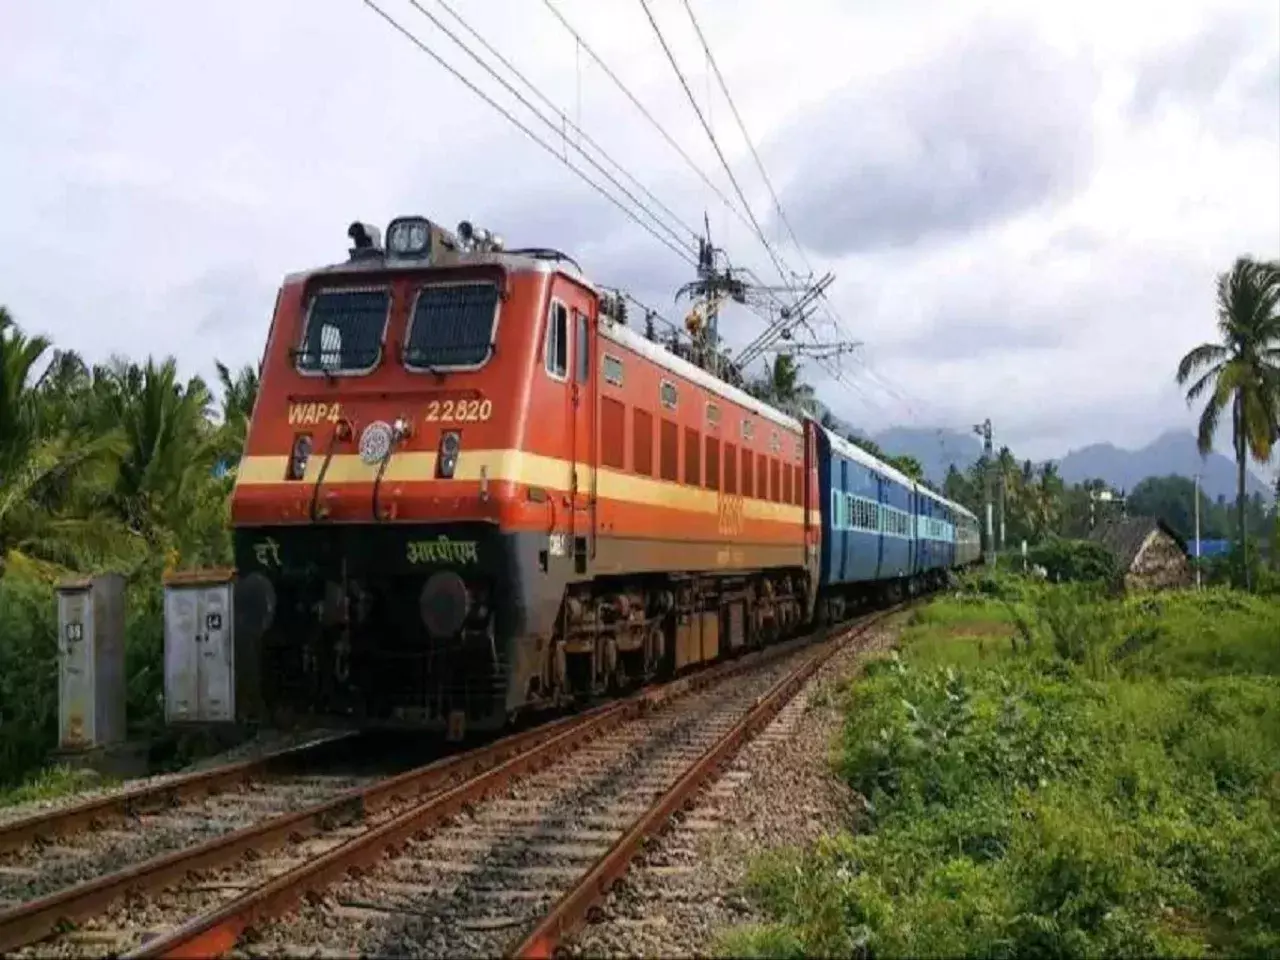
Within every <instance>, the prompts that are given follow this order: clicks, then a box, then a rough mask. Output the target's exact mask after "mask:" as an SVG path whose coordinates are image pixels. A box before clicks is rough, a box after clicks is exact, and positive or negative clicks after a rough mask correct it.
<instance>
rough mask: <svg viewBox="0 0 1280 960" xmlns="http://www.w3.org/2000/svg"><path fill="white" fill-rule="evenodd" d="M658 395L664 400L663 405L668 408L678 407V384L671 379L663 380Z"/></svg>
mask: <svg viewBox="0 0 1280 960" xmlns="http://www.w3.org/2000/svg"><path fill="white" fill-rule="evenodd" d="M658 397H659V399H661V400H662V405H663V406H664V407H666V408H667V409H668V410H674V409H675V408H676V385H675V384H674V383H672V382H671V381H670V380H663V381H662V385H661V386H660V387H659V388H658Z"/></svg>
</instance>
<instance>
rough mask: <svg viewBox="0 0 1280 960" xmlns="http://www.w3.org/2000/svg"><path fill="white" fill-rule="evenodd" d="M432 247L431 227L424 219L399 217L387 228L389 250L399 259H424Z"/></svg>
mask: <svg viewBox="0 0 1280 960" xmlns="http://www.w3.org/2000/svg"><path fill="white" fill-rule="evenodd" d="M430 247H431V225H430V224H429V223H428V222H427V220H426V219H425V218H424V217H398V218H397V219H395V220H392V221H391V224H390V226H388V227H387V249H388V250H389V251H391V253H392V254H393V255H395V256H397V257H424V256H426V255H427V253H428V252H429V250H430Z"/></svg>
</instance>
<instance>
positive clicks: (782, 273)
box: [640, 0, 789, 284]
mask: <svg viewBox="0 0 1280 960" xmlns="http://www.w3.org/2000/svg"><path fill="white" fill-rule="evenodd" d="M640 6H641V7H643V8H644V14H645V16H646V17H648V19H649V25H650V26H651V27H653V32H654V34H655V35H656V36H657V38H658V43H659V44H660V45H661V46H662V52H663V53H665V54H666V55H667V61H668V62H669V63H670V64H671V69H672V70H674V71H675V74H676V77H677V79H679V81H680V86H681V87H683V88H684V93H685V96H686V97H688V99H689V105H690V106H691V107H693V112H694V113H696V114H697V115H698V122H699V123H701V124H702V129H703V130H704V131H705V132H706V134H707V138H708V139H709V140H710V141H711V146H712V147H713V148H714V149H715V151H716V156H717V157H719V158H720V165H721V166H723V167H724V170H725V173H727V174H728V175H729V182H730V183H731V184H732V185H733V189H734V192H735V193H737V195H738V199H739V200H741V201H742V206H743V208H744V209H745V210H746V213H747V216H748V217H749V218H750V219H751V227H752V229H753V230H755V234H756V236H757V237H759V238H760V244H761V245H762V246H763V247H764V249H765V252H766V253H768V254H769V259H770V260H772V261H773V265H774V266H775V267H776V268H777V270H778V276H779V277H781V279H782V282H783V283H784V284H786V283H787V280H788V277H787V274H788V273H789V271H788V270H785V269H784V268H783V266H782V263H781V261H780V260H779V259H778V256H777V254H775V253H774V252H773V247H772V246H771V245H770V244H769V238H768V237H766V236H765V235H764V229H763V228H762V227H761V226H760V221H758V220H757V219H756V215H755V214H754V213H753V212H752V211H751V204H750V203H748V202H747V197H746V194H744V193H743V192H742V187H741V185H740V184H739V183H738V178H737V177H735V176H734V174H733V168H732V167H730V166H729V161H728V160H727V159H725V155H724V151H723V150H721V149H720V143H719V141H718V140H716V135H715V133H714V132H713V131H712V129H711V127H710V125H709V124H708V123H707V118H706V117H705V116H704V115H703V113H702V108H701V107H699V106H698V100H697V98H696V97H694V95H693V91H692V90H691V89H690V88H689V81H688V80H686V79H685V76H684V73H683V71H681V69H680V65H679V64H678V63H676V58H675V54H674V53H672V52H671V48H670V47H669V46H668V45H667V38H666V37H664V36H663V35H662V28H661V27H659V26H658V21H657V20H655V19H654V18H653V11H652V10H651V9H649V2H648V0H640Z"/></svg>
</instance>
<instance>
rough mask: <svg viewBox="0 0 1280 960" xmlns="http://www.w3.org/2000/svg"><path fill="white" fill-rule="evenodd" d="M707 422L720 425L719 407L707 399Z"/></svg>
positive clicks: (714, 425)
mask: <svg viewBox="0 0 1280 960" xmlns="http://www.w3.org/2000/svg"><path fill="white" fill-rule="evenodd" d="M707 422H708V423H710V424H711V425H712V426H713V427H716V426H719V425H720V408H719V407H718V406H717V405H716V404H714V403H712V402H711V401H710V400H708V401H707Z"/></svg>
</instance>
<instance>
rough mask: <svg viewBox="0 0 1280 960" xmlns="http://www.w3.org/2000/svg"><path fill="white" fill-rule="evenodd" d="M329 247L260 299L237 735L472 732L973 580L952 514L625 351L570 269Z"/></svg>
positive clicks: (422, 237) (919, 491)
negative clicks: (325, 729)
mask: <svg viewBox="0 0 1280 960" xmlns="http://www.w3.org/2000/svg"><path fill="white" fill-rule="evenodd" d="M348 236H349V237H350V238H351V240H352V246H351V248H350V250H349V251H348V258H347V259H346V260H345V261H344V262H341V263H338V264H335V265H331V266H326V267H322V268H318V269H314V270H308V271H305V272H301V273H296V274H293V275H290V276H288V277H286V278H285V280H284V282H283V284H282V285H281V287H280V290H279V293H278V295H277V298H276V305H275V310H274V314H273V317H272V320H271V326H270V332H269V334H268V337H267V344H266V348H265V353H264V356H263V360H262V367H261V384H260V390H259V396H258V399H257V403H256V405H255V408H254V411H253V416H252V418H251V422H250V425H249V430H248V435H247V439H246V445H245V453H244V456H243V458H242V460H241V462H240V464H239V468H238V470H237V474H236V481H235V487H234V492H233V496H232V504H231V511H232V525H233V535H234V544H235V566H236V573H237V580H236V587H235V604H234V609H235V647H236V662H237V686H238V688H239V690H238V693H237V704H238V707H237V709H238V711H239V712H240V714H241V718H242V719H256V720H266V721H267V722H272V723H287V722H299V721H304V720H317V721H323V722H324V723H326V724H330V725H332V724H335V723H342V724H350V725H354V726H359V727H373V726H404V727H412V728H418V729H424V730H430V731H436V732H439V733H442V734H444V735H446V736H447V737H449V738H450V739H456V738H460V737H462V736H464V735H465V734H466V733H468V732H481V731H493V730H496V729H499V728H501V727H503V726H504V725H506V724H508V723H510V722H511V721H512V720H513V719H515V718H517V717H519V716H521V715H525V714H528V713H534V712H537V711H539V710H542V709H546V708H551V707H556V706H565V705H572V704H573V703H574V702H578V701H581V700H583V699H587V698H592V697H596V696H600V695H607V694H609V693H611V692H615V691H618V690H622V689H625V688H627V687H629V686H632V685H635V684H637V683H640V682H643V681H645V680H648V679H651V678H655V677H661V676H667V675H672V674H674V673H677V672H679V671H682V670H685V669H688V668H690V667H692V666H694V665H697V664H700V663H704V662H707V661H712V660H716V659H719V658H722V657H725V656H731V655H733V654H735V653H737V652H739V651H742V650H746V649H750V648H755V647H760V646H763V645H765V644H769V643H771V642H775V641H777V640H779V639H781V638H783V637H786V636H789V635H792V634H794V633H796V632H797V631H799V630H801V629H803V628H805V627H806V626H807V625H809V624H811V623H814V622H818V621H838V620H840V619H843V618H845V617H847V616H849V615H850V614H851V613H852V612H853V611H854V610H855V609H857V608H858V606H859V605H861V604H864V603H866V602H867V601H868V600H870V599H874V598H879V597H881V596H884V595H887V594H888V595H905V594H907V593H910V592H913V591H915V590H917V589H920V588H922V587H924V586H927V585H928V584H929V583H930V582H933V581H937V580H939V579H940V578H942V577H944V576H945V575H946V571H948V570H949V569H951V568H954V567H959V566H964V565H967V564H969V563H973V562H974V561H975V560H977V559H978V546H977V522H976V519H975V518H974V517H973V515H972V514H971V513H969V512H968V511H967V510H965V509H964V508H963V507H960V506H959V505H957V504H954V503H950V502H948V501H947V500H945V499H944V498H941V497H939V496H938V495H937V494H935V493H933V492H932V491H929V490H926V489H925V488H924V487H922V486H919V485H917V484H916V483H914V482H913V481H911V480H910V479H909V478H907V477H905V476H904V475H902V474H900V473H898V472H897V471H896V470H893V469H892V468H891V467H889V466H888V465H886V464H884V463H882V462H880V461H879V460H877V459H876V458H874V457H871V456H870V455H869V454H867V453H865V452H864V451H862V450H861V449H860V448H857V447H855V446H853V445H852V444H849V443H846V442H845V441H844V440H842V439H841V438H840V437H838V436H836V435H834V434H832V433H830V432H829V431H827V430H825V429H824V428H823V427H822V426H821V425H820V424H819V423H817V422H816V421H814V420H812V419H807V418H806V419H804V420H797V419H795V418H793V417H790V416H788V415H786V414H784V413H783V412H781V411H779V410H777V409H775V408H773V407H772V406H770V405H768V404H765V403H762V402H761V401H760V400H758V399H756V398H754V397H752V396H751V395H749V394H747V393H746V392H744V391H742V390H740V389H737V388H735V387H734V386H732V385H730V384H729V383H727V382H725V381H724V380H722V379H720V378H718V377H716V376H714V375H713V374H712V373H710V372H708V371H707V370H706V369H704V368H703V367H701V366H699V365H697V364H695V363H693V362H690V361H689V360H686V359H684V358H682V357H681V356H677V355H676V354H675V353H674V352H672V351H671V350H668V349H667V348H666V347H664V346H662V345H659V344H657V343H655V342H653V341H651V340H650V339H648V338H647V337H645V336H643V335H641V334H640V333H638V332H636V331H634V330H632V329H631V328H630V327H628V325H627V322H626V319H627V318H626V313H625V309H624V307H625V304H624V301H623V300H622V298H621V297H619V296H617V295H614V294H611V293H609V292H607V291H604V290H602V289H600V288H598V287H596V286H595V285H593V284H592V283H591V281H590V280H589V279H588V278H587V277H586V276H585V275H584V273H583V272H582V270H581V269H580V268H579V267H578V265H577V264H576V263H575V262H574V261H573V259H572V258H570V257H569V256H567V255H565V254H564V253H561V252H559V251H557V250H553V249H546V248H523V249H506V248H505V246H504V244H503V243H502V241H501V239H500V238H499V237H497V236H495V235H493V234H490V233H489V232H488V231H485V230H481V229H477V228H475V227H473V226H472V225H471V224H469V223H466V222H463V223H462V224H459V226H458V228H457V230H456V231H450V230H446V229H444V228H442V227H441V226H440V225H439V224H437V223H434V222H432V221H431V220H429V219H427V218H425V217H416V216H415V217H400V218H397V219H395V220H393V221H392V222H391V223H390V224H389V225H388V227H387V231H386V243H385V246H384V245H383V243H382V238H381V235H380V233H379V231H378V230H377V229H376V228H375V227H372V226H369V225H366V224H361V223H355V224H352V225H351V227H350V229H349V231H348Z"/></svg>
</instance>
